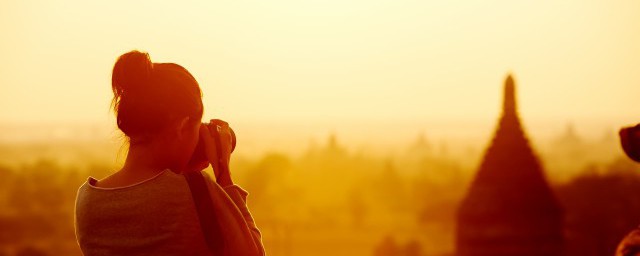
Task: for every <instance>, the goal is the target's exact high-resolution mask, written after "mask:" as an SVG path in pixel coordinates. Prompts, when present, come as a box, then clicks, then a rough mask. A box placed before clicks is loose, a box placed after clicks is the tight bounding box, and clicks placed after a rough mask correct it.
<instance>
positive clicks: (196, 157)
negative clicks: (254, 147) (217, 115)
mask: <svg viewBox="0 0 640 256" xmlns="http://www.w3.org/2000/svg"><path fill="white" fill-rule="evenodd" d="M203 125H209V124H206V123H205V124H203ZM229 131H230V132H231V152H232V153H233V150H235V149H236V133H235V132H234V131H233V129H231V127H229ZM218 137H219V136H218ZM191 161H192V162H200V161H207V155H206V154H205V153H204V143H203V142H202V140H201V139H199V140H198V144H197V145H196V149H195V150H194V151H193V157H192V158H191Z"/></svg>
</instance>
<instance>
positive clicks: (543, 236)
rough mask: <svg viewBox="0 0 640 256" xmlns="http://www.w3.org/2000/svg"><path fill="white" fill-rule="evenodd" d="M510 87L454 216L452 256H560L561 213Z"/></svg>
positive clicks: (508, 83) (510, 80)
mask: <svg viewBox="0 0 640 256" xmlns="http://www.w3.org/2000/svg"><path fill="white" fill-rule="evenodd" d="M515 91H516V90H515V83H514V80H513V77H511V75H509V76H507V78H506V80H505V84H504V102H503V109H502V116H501V117H500V120H499V123H498V126H497V129H496V131H495V134H494V137H493V140H492V141H491V144H490V146H489V147H488V148H487V150H486V152H485V155H484V158H483V160H482V163H481V165H480V167H479V169H478V171H477V174H476V176H475V178H474V179H473V181H472V183H471V185H470V187H469V190H468V191H467V194H466V196H465V198H464V199H463V201H462V202H461V205H460V207H459V208H458V212H457V226H456V255H457V256H506V255H510V256H516V255H517V256H527V255H531V256H534V255H535V256H556V255H562V251H563V250H562V248H563V231H562V227H563V213H562V209H561V207H560V205H559V203H558V200H557V199H556V197H555V195H554V194H553V192H552V190H551V188H550V187H549V184H548V183H547V180H546V178H545V175H544V171H543V167H542V164H541V163H540V161H539V160H538V157H537V156H536V154H535V152H534V150H533V149H532V147H531V145H530V144H529V141H528V139H527V136H526V134H525V132H524V128H523V127H522V123H521V122H520V118H519V117H518V111H517V103H516V97H515Z"/></svg>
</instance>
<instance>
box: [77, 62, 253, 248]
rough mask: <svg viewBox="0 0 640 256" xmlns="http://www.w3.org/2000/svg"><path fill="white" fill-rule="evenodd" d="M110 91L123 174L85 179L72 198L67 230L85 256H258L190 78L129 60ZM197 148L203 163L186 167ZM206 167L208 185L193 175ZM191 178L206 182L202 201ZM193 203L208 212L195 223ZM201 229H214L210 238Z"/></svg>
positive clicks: (214, 126)
mask: <svg viewBox="0 0 640 256" xmlns="http://www.w3.org/2000/svg"><path fill="white" fill-rule="evenodd" d="M111 83H112V89H113V94H114V96H113V102H112V103H113V109H114V112H115V114H116V119H117V125H118V128H119V129H120V130H121V131H122V132H123V133H124V135H125V136H126V138H127V140H128V143H129V150H128V154H127V158H126V161H125V163H124V166H123V167H122V169H120V170H119V171H117V172H115V173H113V174H112V175H110V176H108V177H106V178H104V179H101V180H96V179H94V178H91V177H90V178H89V179H88V181H87V182H86V183H85V184H83V185H82V186H81V187H80V189H79V190H78V196H77V199H76V214H75V224H76V225H75V227H76V237H77V239H78V243H79V244H80V248H81V250H82V252H83V253H84V255H88V256H91V255H264V249H263V246H262V242H261V235H260V231H259V230H258V229H257V228H256V225H255V223H254V221H253V218H252V217H251V214H250V213H249V211H248V209H247V206H246V203H245V200H246V196H247V192H245V191H244V190H242V189H241V188H240V187H238V186H237V185H234V183H233V181H232V179H231V175H230V173H229V171H228V170H229V168H228V165H229V159H230V155H231V151H232V146H231V138H232V137H231V130H230V128H229V126H228V125H227V124H226V123H225V122H223V121H220V120H212V121H211V122H209V123H208V124H201V123H200V120H201V119H202V113H203V106H202V99H201V98H202V96H201V91H200V87H199V85H198V83H197V82H196V80H195V78H194V77H193V76H192V75H191V74H190V73H189V72H188V71H187V70H186V69H185V68H183V67H182V66H180V65H177V64H174V63H152V62H151V60H150V58H149V55H148V54H146V53H142V52H139V51H131V52H128V53H125V54H123V55H122V56H120V58H119V59H118V60H117V61H116V64H115V66H114V67H113V74H112V80H111ZM215 139H218V141H215ZM199 141H201V142H202V143H203V146H204V153H205V155H206V160H205V161H204V162H203V161H199V162H198V161H194V160H192V159H193V157H192V156H193V155H194V151H195V148H196V145H197V144H198V142H199ZM214 142H217V143H214ZM216 145H217V146H216ZM209 164H211V165H212V166H214V167H216V168H214V174H215V179H214V178H212V177H211V176H209V175H208V174H206V173H205V172H201V170H203V169H204V168H206V167H207V166H208V165H209ZM194 172H195V174H196V175H202V176H203V177H199V178H200V179H202V178H204V180H205V182H203V184H204V183H206V186H204V185H203V186H202V188H203V190H202V191H204V193H201V194H197V193H196V192H197V191H198V190H197V189H196V190H194V189H193V187H192V186H191V183H190V182H189V181H188V179H187V178H186V177H188V176H187V175H186V174H194ZM202 194H206V196H205V197H204V198H206V200H209V202H208V204H209V205H212V207H210V208H212V211H211V212H212V214H211V216H206V215H205V216H204V218H203V217H200V216H202V215H203V214H202V211H200V208H199V207H200V203H194V202H195V201H198V200H195V198H197V197H201V196H202ZM201 198H202V197H201ZM208 218H211V219H208ZM203 220H214V221H213V223H214V224H215V225H214V228H211V227H210V226H204V227H203V225H202V223H203V222H202V221H203ZM210 229H214V230H210ZM209 234H213V237H212V236H211V235H209ZM211 238H213V240H212V239H211ZM211 241H213V242H211Z"/></svg>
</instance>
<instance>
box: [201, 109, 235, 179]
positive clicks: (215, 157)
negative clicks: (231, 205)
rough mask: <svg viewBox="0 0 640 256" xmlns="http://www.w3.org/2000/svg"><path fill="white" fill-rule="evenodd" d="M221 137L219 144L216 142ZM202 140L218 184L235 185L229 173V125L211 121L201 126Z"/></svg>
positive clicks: (230, 145)
mask: <svg viewBox="0 0 640 256" xmlns="http://www.w3.org/2000/svg"><path fill="white" fill-rule="evenodd" d="M216 134H217V135H219V136H218V139H219V140H220V141H219V142H217V141H216ZM200 139H201V140H202V141H203V143H204V152H205V155H206V156H207V159H209V163H211V167H213V172H214V174H215V176H216V182H218V184H220V186H223V187H224V186H230V185H233V181H232V180H231V173H230V172H229V160H230V159H231V147H232V144H231V141H232V138H231V131H230V129H229V124H227V122H225V121H222V120H220V119H211V121H209V123H208V124H202V125H201V126H200Z"/></svg>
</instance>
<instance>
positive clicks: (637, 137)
mask: <svg viewBox="0 0 640 256" xmlns="http://www.w3.org/2000/svg"><path fill="white" fill-rule="evenodd" d="M620 144H621V145H622V150H624V153H625V154H627V156H628V157H629V158H631V160H633V161H635V162H638V163H640V124H637V125H635V126H630V127H624V128H622V129H620Z"/></svg>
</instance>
